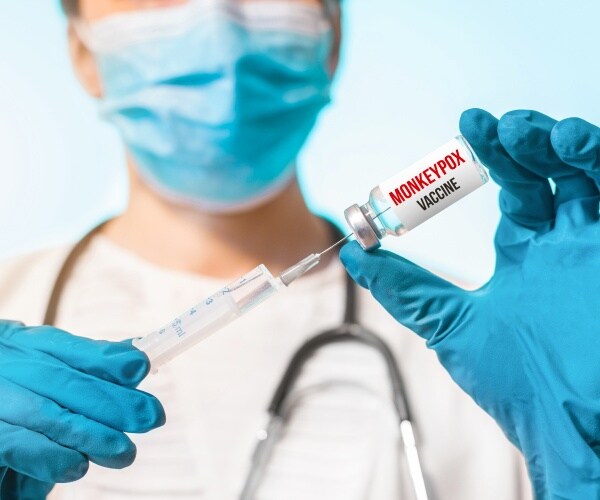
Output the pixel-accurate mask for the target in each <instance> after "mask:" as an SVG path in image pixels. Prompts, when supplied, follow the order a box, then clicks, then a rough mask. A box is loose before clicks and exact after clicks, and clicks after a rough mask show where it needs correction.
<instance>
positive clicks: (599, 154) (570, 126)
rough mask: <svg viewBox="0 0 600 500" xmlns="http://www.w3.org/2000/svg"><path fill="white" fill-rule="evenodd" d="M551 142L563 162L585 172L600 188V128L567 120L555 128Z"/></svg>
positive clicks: (576, 120) (581, 121) (587, 123)
mask: <svg viewBox="0 0 600 500" xmlns="http://www.w3.org/2000/svg"><path fill="white" fill-rule="evenodd" d="M550 140H551V142H552V146H553V147H554V150H555V151H556V154H557V155H558V156H559V157H560V159H561V160H562V161H564V162H565V163H567V164H568V165H571V166H572V167H575V168H579V169H581V170H583V171H584V172H585V173H586V175H588V176H589V177H590V178H591V179H593V180H594V182H595V183H596V186H598V187H599V188H600V128H598V127H596V126H595V125H592V124H591V123H589V122H586V121H585V120H582V119H581V118H567V119H566V120H562V121H559V122H558V123H557V124H556V125H555V126H554V128H553V129H552V133H551V135H550Z"/></svg>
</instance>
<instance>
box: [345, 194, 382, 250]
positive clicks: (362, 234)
mask: <svg viewBox="0 0 600 500" xmlns="http://www.w3.org/2000/svg"><path fill="white" fill-rule="evenodd" d="M344 216H345V217H346V221H347V222H348V225H349V226H350V227H351V228H352V231H354V237H355V238H356V241H358V243H359V244H360V246H361V247H362V248H363V250H366V251H367V252H368V251H369V250H375V249H376V248H379V247H380V246H381V243H380V241H379V233H378V231H377V229H376V228H375V225H374V224H373V220H372V219H371V217H369V216H368V215H367V214H366V213H365V212H364V211H363V209H362V208H361V207H359V206H358V205H352V206H351V207H348V208H347V209H346V210H344Z"/></svg>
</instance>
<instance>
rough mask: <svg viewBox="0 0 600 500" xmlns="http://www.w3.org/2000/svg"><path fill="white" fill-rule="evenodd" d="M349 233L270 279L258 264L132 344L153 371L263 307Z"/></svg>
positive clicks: (265, 270) (317, 262)
mask: <svg viewBox="0 0 600 500" xmlns="http://www.w3.org/2000/svg"><path fill="white" fill-rule="evenodd" d="M350 236H352V235H351V234H349V235H348V236H346V237H345V238H343V239H341V240H339V241H338V242H337V243H335V244H334V245H332V246H330V247H329V248H327V249H326V250H324V251H322V252H321V253H315V254H311V255H309V256H308V257H306V258H304V259H302V260H301V261H300V262H298V263H297V264H294V265H293V266H291V267H289V268H288V269H286V270H285V271H283V272H282V273H281V274H280V275H279V276H278V277H273V275H272V274H271V273H270V272H269V270H268V269H267V268H266V267H265V266H264V265H260V266H258V267H256V268H255V269H253V270H252V271H250V272H249V273H247V274H245V275H244V276H242V277H241V278H239V279H237V280H235V281H234V282H232V283H230V284H229V285H227V286H226V287H225V288H222V289H221V290H219V291H218V292H216V293H214V294H213V295H211V296H210V297H208V298H207V299H205V300H204V301H202V302H200V303H199V304H197V305H195V306H194V307H192V308H191V309H188V310H187V311H186V312H184V313H183V314H182V315H180V316H178V317H177V318H175V319H174V320H172V321H170V322H169V323H167V324H166V325H165V326H163V327H162V328H160V329H158V330H156V331H154V332H152V333H150V334H148V335H146V336H145V337H142V338H138V339H135V340H134V341H133V345H134V346H135V347H137V348H138V349H140V350H141V351H144V352H145V353H146V355H147V356H148V358H149V359H150V363H151V366H152V371H156V370H157V369H158V368H160V367H161V366H162V365H164V364H165V363H168V362H169V361H171V360H172V359H173V358H175V357H176V356H178V355H179V354H181V353H182V352H184V351H187V350H188V349H189V348H190V347H192V346H194V345H196V344H197V343H199V342H201V341H202V340H204V339H206V338H207V337H208V336H210V335H212V334H213V333H215V332H216V331H218V330H220V329H221V328H223V327H225V326H226V325H228V324H229V323H231V322H233V321H234V320H235V319H237V318H239V317H240V316H243V315H244V314H246V313H247V312H248V311H251V310H252V309H254V308H255V307H256V306H258V305H259V304H262V303H263V302H264V301H265V300H267V299H268V298H269V297H271V296H273V295H274V294H275V293H276V292H278V291H279V290H281V289H283V288H286V287H287V286H289V285H290V284H291V283H292V282H294V281H295V280H297V279H298V278H300V277H301V276H304V275H305V274H306V273H308V272H309V271H311V270H312V269H314V268H315V267H316V266H317V265H319V263H320V262H321V258H322V257H323V255H325V254H326V253H327V252H329V251H331V250H333V249H334V248H335V247H337V246H338V245H340V244H341V243H343V242H344V241H346V240H347V239H348V238H350Z"/></svg>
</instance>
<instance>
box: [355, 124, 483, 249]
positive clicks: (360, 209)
mask: <svg viewBox="0 0 600 500" xmlns="http://www.w3.org/2000/svg"><path fill="white" fill-rule="evenodd" d="M488 180H489V177H488V174H487V172H486V171H485V169H484V167H483V165H482V164H481V162H480V161H479V158H477V155H476V154H475V152H474V151H473V149H472V148H471V146H470V145H469V143H468V142H467V141H466V139H465V138H464V137H462V136H458V137H455V138H454V139H452V140H451V141H450V142H448V143H447V144H444V145H443V146H442V147H440V148H438V149H436V150H435V151H433V152H432V153H430V154H428V155H427V156H425V158H423V159H421V160H419V161H418V162H416V163H414V164H412V165H411V166H410V167H408V168H406V169H404V170H402V171H401V172H400V173H398V174H397V175H395V176H394V177H391V178H390V179H387V180H385V181H383V182H382V183H381V184H379V185H378V186H375V188H373V190H372V191H371V193H370V195H369V202H368V203H365V204H364V205H362V206H359V205H352V206H351V207H348V208H347V209H346V210H345V211H344V215H345V217H346V221H347V222H348V225H349V226H350V227H351V228H352V230H353V231H354V236H355V238H356V240H357V241H358V242H359V243H360V245H361V246H362V248H363V249H364V250H367V251H368V250H374V249H376V248H378V247H379V246H381V239H382V238H385V237H386V236H387V235H393V236H402V235H403V234H405V233H407V232H408V231H410V230H411V229H413V228H415V227H417V226H418V225H420V224H422V223H423V222H425V221H426V220H428V219H430V218H431V217H433V216H434V215H435V214H438V213H440V212H441V211H442V210H444V209H446V208H448V207H449V206H450V205H452V204H454V203H456V202H457V201H458V200H460V199H461V198H463V197H465V196H466V195H468V194H469V193H471V192H473V191H475V190H476V189H477V188H479V187H481V186H483V185H484V184H485V183H486V182H487V181H488Z"/></svg>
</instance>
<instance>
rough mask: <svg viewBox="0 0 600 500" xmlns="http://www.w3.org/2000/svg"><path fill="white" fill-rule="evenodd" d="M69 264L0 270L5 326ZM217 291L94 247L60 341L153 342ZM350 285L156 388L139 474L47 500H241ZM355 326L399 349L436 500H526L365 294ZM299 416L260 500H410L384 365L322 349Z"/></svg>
mask: <svg viewBox="0 0 600 500" xmlns="http://www.w3.org/2000/svg"><path fill="white" fill-rule="evenodd" d="M69 250H70V248H61V249H56V250H49V251H45V252H40V253H37V254H34V255H30V256H26V257H21V258H17V259H12V260H11V261H9V262H6V263H5V264H4V265H1V266H0V318H3V319H13V320H20V321H24V322H26V323H28V324H30V325H36V324H40V322H41V321H42V318H43V314H44V311H45V307H46V303H47V300H48V296H49V293H50V291H51V288H52V286H53V284H54V280H55V278H56V275H57V273H58V270H59V268H60V266H61V264H62V262H63V260H64V257H65V256H66V254H67V253H68V252H69ZM226 281H227V280H217V279H214V278H208V277H203V276H198V275H194V274H187V273H183V272H177V271H172V270H168V269H164V268H161V267H158V266H155V265H153V264H151V263H148V262H146V261H143V260H141V259H140V258H138V257H137V256H136V255H134V254H132V253H129V252H127V251H125V250H123V249H121V248H119V247H117V246H116V245H114V244H113V243H112V242H110V241H109V240H108V239H106V238H105V237H103V236H97V237H96V238H95V239H94V240H93V241H92V243H91V244H90V246H89V248H88V249H87V250H86V252H85V253H84V254H83V255H82V257H81V260H80V261H79V263H78V265H77V266H76V268H75V270H74V273H73V275H72V278H71V279H70V281H69V283H68V285H67V287H66V289H65V292H64V295H63V299H62V302H61V307H60V309H59V313H58V320H57V326H58V327H60V328H63V329H65V330H68V331H70V332H72V333H75V334H77V335H82V336H87V337H90V338H95V339H107V340H114V341H118V340H122V339H126V338H131V337H136V336H141V335H144V334H145V333H148V332H150V331H152V330H154V329H156V328H158V327H160V326H161V325H163V324H164V323H166V322H167V321H169V320H170V319H172V318H173V317H175V316H177V315H179V314H180V313H181V312H182V311H183V310H185V309H186V308H188V307H189V306H192V305H193V304H195V303H197V302H199V301H200V300H201V299H202V298H204V297H206V296H207V295H209V294H211V293H212V292H214V291H216V290H217V289H219V288H221V287H222V286H223V285H224V284H226ZM344 294H345V274H344V271H343V268H342V266H341V265H340V264H339V262H337V261H335V262H333V263H332V264H330V265H329V266H327V267H325V268H323V269H321V270H320V271H318V272H315V273H314V274H312V275H309V276H306V277H304V278H302V279H301V280H299V281H298V282H296V283H294V285H292V286H291V287H290V288H289V289H288V290H285V291H284V292H282V293H280V294H279V295H278V296H276V297H274V298H272V299H270V301H269V302H268V303H266V304H263V305H262V306H261V307H259V308H258V309H256V310H254V311H252V312H251V313H249V314H248V315H247V316H245V317H243V318H241V319H240V320H238V321H237V322H235V323H234V324H232V325H230V326H228V327H227V328H225V329H223V330H221V331H220V332H218V333H216V334H215V335H213V336H212V337H211V338H209V339H208V340H206V341H204V342H203V343H202V344H200V345H198V346H196V347H195V348H193V349H191V350H190V351H188V352H187V353H185V354H184V355H182V356H181V357H179V358H177V359H176V360H174V361H173V362H172V363H171V364H169V365H167V366H165V367H164V368H162V369H161V370H160V372H159V373H158V374H156V375H150V376H148V377H147V378H146V380H144V381H143V383H142V385H141V386H140V389H141V390H144V391H148V392H150V393H152V394H154V395H155V396H157V397H158V398H159V399H160V401H161V402H162V403H163V405H164V407H165V409H166V413H167V423H166V425H165V426H164V427H162V428H160V429H157V430H155V431H152V432H150V433H148V434H144V435H132V436H131V437H132V439H133V441H134V442H135V443H136V445H137V448H138V455H137V459H136V461H135V463H134V464H133V465H132V466H131V467H129V468H127V469H124V470H109V469H105V468H102V467H99V466H96V465H93V464H92V465H91V467H90V470H89V472H88V474H87V475H86V476H85V477H84V478H83V479H82V480H80V481H78V482H76V483H72V484H64V485H57V486H56V488H55V489H54V491H53V492H52V494H51V495H50V498H51V499H52V500H74V499H77V500H108V499H110V500H122V499H129V500H130V499H132V498H139V499H142V498H143V499H157V500H158V499H160V500H163V499H164V500H167V499H169V500H173V499H179V498H181V499H188V498H189V499H192V498H193V499H210V500H233V499H235V498H236V497H237V495H238V494H239V492H240V489H241V487H242V485H243V481H244V478H245V476H246V473H247V470H248V465H249V461H250V457H251V454H252V450H253V447H254V444H255V433H256V431H257V430H258V429H259V428H260V427H261V425H262V424H263V422H264V416H265V413H264V411H265V408H266V407H267V405H268V403H269V401H270V398H271V396H272V393H273V391H274V389H275V387H276V385H277V384H278V382H279V380H280V377H281V375H282V373H283V371H284V369H285V367H286V366H287V363H288V361H289V359H290V358H291V356H292V355H293V354H294V352H295V351H296V349H298V347H300V345H301V344H302V343H303V342H305V341H306V340H307V339H308V338H310V337H311V336H313V335H315V334H318V333H320V332H321V331H322V330H323V329H326V328H331V327H334V326H337V325H339V323H340V321H341V319H342V316H343V311H344ZM359 318H360V321H361V322H362V323H363V324H364V325H365V326H366V327H368V328H370V329H372V330H374V331H375V332H376V333H378V334H379V335H380V336H382V337H383V338H384V340H385V341H386V342H387V343H388V344H389V345H390V347H391V349H392V350H393V352H394V353H395V355H396V357H397V359H398V362H399V366H400V369H401V371H402V374H403V376H404V379H405V384H406V388H407V392H408V394H407V396H408V399H409V402H410V404H411V407H412V411H413V415H414V421H415V424H416V432H417V436H418V438H419V441H420V443H421V454H422V460H423V465H424V470H425V471H426V473H427V476H428V479H429V482H430V484H431V485H432V486H433V489H434V490H435V493H436V498H437V499H438V500H443V499H449V500H482V499H486V500H529V499H531V494H530V487H529V483H528V481H527V478H526V475H525V471H524V466H523V463H522V460H521V458H520V455H519V454H518V453H517V451H516V450H515V449H514V448H513V447H512V445H511V444H510V443H509V442H508V440H507V439H506V438H505V437H504V436H503V434H502V433H501V431H500V430H499V428H498V427H497V425H496V424H495V422H493V420H492V419H491V418H490V417H489V416H488V415H486V414H485V413H484V412H483V411H482V410H480V409H479V408H478V407H477V406H476V405H475V403H473V402H472V401H471V399H470V398H469V397H468V396H467V395H466V394H464V393H463V392H462V391H461V390H460V389H459V388H458V387H457V386H456V385H455V384H454V383H453V382H452V381H451V379H450V377H449V376H448V375H447V374H446V372H445V371H444V370H443V368H442V367H441V366H440V365H439V363H438V361H437V359H436V357H435V354H434V353H433V352H431V351H429V350H428V349H426V347H425V346H424V342H423V341H422V340H420V339H419V338H418V337H417V336H416V335H414V334H413V333H411V332H410V331H408V330H406V329H405V328H403V327H401V326H400V325H398V324H397V323H396V322H395V321H394V320H393V319H392V318H391V317H390V316H389V315H388V314H387V313H386V312H385V311H384V310H383V309H382V308H381V306H379V305H378V304H377V303H376V302H375V301H374V300H373V299H372V298H371V296H370V295H369V294H368V292H365V291H361V292H360V295H359ZM292 401H293V404H292V406H293V412H292V413H291V416H290V419H289V422H288V425H287V426H286V429H285V433H284V435H283V438H282V440H281V441H280V443H279V444H278V446H277V447H276V450H275V454H274V457H273V460H272V462H271V464H270V465H269V467H268V469H267V472H266V476H265V478H264V481H263V483H262V485H261V488H260V491H259V493H258V495H257V499H261V500H294V499H303V500H307V499H310V500H320V499H323V500H331V499H349V500H351V499H357V500H358V499H360V500H364V499H372V500H388V499H389V500H392V499H393V500H399V499H407V500H408V499H412V498H413V496H412V489H411V484H410V480H409V478H408V475H407V472H406V464H405V462H404V456H403V453H402V447H401V442H400V439H399V433H398V426H397V420H396V415H395V412H394V410H393V406H392V403H391V399H390V386H389V379H388V377H387V373H386V368H385V365H384V363H383V362H382V361H381V359H380V358H379V356H378V354H377V353H376V352H375V351H373V350H371V349H370V348H369V347H366V346H362V345H358V344H357V345H352V344H345V345H336V346H330V347H327V348H325V349H323V350H322V351H321V352H319V353H318V355H316V356H315V357H314V359H313V360H311V361H310V362H309V364H308V365H307V367H306V370H305V371H304V373H303V375H302V377H301V379H300V381H299V383H298V386H297V389H296V390H295V391H294V393H293V397H292Z"/></svg>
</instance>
